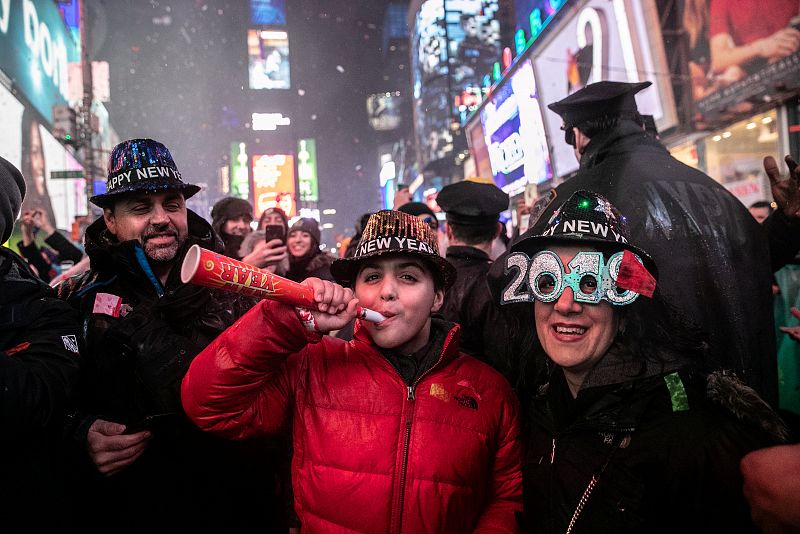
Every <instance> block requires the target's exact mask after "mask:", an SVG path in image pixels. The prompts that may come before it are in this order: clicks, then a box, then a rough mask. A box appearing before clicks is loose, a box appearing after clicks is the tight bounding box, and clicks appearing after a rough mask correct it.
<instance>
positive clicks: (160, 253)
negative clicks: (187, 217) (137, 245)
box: [142, 224, 186, 263]
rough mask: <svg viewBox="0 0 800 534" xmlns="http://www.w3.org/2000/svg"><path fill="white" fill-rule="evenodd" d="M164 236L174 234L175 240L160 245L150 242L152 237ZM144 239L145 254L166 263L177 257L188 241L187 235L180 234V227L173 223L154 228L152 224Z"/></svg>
mask: <svg viewBox="0 0 800 534" xmlns="http://www.w3.org/2000/svg"><path fill="white" fill-rule="evenodd" d="M162 236H172V237H173V238H174V241H173V242H172V243H171V244H169V245H158V244H155V243H152V242H150V239H151V238H154V237H162ZM142 241H143V245H142V248H143V249H144V254H145V256H147V258H148V259H150V260H152V261H155V262H160V263H164V262H170V261H172V260H174V259H175V256H176V255H177V254H178V250H180V248H181V247H182V246H183V244H184V243H185V242H186V236H180V235H179V233H178V229H177V228H175V226H173V225H172V224H170V225H168V226H166V227H161V228H154V227H152V226H151V227H150V228H148V229H147V231H146V232H145V234H144V236H142Z"/></svg>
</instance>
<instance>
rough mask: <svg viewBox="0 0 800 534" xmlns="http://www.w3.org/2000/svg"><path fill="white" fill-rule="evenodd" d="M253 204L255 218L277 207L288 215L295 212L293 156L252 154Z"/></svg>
mask: <svg viewBox="0 0 800 534" xmlns="http://www.w3.org/2000/svg"><path fill="white" fill-rule="evenodd" d="M253 204H254V206H253V207H254V208H255V218H256V219H258V218H259V217H261V213H262V212H263V211H264V210H266V209H269V208H274V207H276V206H277V207H279V208H281V209H282V210H283V211H284V213H286V215H288V216H289V217H294V216H295V214H296V213H297V205H296V202H295V187H294V157H293V156H291V155H288V154H276V155H260V156H253Z"/></svg>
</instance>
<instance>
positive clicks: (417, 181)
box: [408, 173, 425, 195]
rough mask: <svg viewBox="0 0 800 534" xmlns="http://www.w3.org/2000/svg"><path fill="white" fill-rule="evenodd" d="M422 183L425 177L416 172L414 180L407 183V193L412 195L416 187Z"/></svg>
mask: <svg viewBox="0 0 800 534" xmlns="http://www.w3.org/2000/svg"><path fill="white" fill-rule="evenodd" d="M424 183H425V177H424V176H423V175H422V174H421V173H420V174H418V175H417V177H416V178H414V181H413V182H411V183H410V184H408V193H409V194H410V195H413V194H414V193H415V192H416V191H417V189H419V186H421V185H422V184H424Z"/></svg>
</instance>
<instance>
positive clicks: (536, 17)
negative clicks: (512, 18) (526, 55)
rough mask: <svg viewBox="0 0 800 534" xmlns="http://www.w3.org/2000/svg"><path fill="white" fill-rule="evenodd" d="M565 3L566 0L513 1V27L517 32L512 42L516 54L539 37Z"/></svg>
mask: <svg viewBox="0 0 800 534" xmlns="http://www.w3.org/2000/svg"><path fill="white" fill-rule="evenodd" d="M566 3H567V0H515V1H514V13H515V14H516V24H515V27H516V29H517V34H515V36H514V44H515V48H516V51H517V53H518V54H519V53H520V52H521V51H522V50H524V49H525V48H526V47H527V46H528V44H530V43H532V42H533V41H535V40H536V38H537V37H539V34H541V33H542V31H543V30H544V28H545V27H546V26H547V25H548V24H549V23H550V21H552V20H553V17H555V15H556V13H558V11H559V10H560V9H561V8H562V7H564V5H565V4H566ZM520 30H522V35H523V37H522V40H521V41H520V40H519V38H518V37H517V35H519V31H520Z"/></svg>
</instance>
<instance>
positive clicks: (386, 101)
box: [367, 92, 403, 132]
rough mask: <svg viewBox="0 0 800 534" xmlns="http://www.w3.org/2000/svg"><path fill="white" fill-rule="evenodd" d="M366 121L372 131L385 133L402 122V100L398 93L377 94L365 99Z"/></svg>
mask: <svg viewBox="0 0 800 534" xmlns="http://www.w3.org/2000/svg"><path fill="white" fill-rule="evenodd" d="M367 119H368V120H369V125H370V126H372V129H373V130H376V131H379V132H387V131H390V130H395V129H397V127H398V126H400V124H401V123H402V122H403V99H402V97H401V96H400V93H399V92H394V93H378V94H374V95H369V96H368V97H367Z"/></svg>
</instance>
